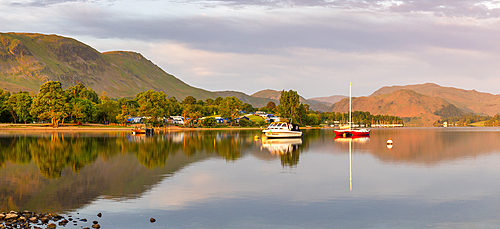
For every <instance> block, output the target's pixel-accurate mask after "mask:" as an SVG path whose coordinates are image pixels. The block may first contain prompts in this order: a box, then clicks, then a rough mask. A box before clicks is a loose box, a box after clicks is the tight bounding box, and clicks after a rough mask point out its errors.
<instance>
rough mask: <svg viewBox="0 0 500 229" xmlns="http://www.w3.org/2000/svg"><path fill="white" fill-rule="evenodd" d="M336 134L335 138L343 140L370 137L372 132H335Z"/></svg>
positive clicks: (360, 130)
mask: <svg viewBox="0 0 500 229" xmlns="http://www.w3.org/2000/svg"><path fill="white" fill-rule="evenodd" d="M334 132H335V137H341V138H349V137H369V136H370V130H368V129H350V130H349V129H347V130H334Z"/></svg>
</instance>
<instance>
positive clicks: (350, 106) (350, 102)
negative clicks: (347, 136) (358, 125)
mask: <svg viewBox="0 0 500 229" xmlns="http://www.w3.org/2000/svg"><path fill="white" fill-rule="evenodd" d="M351 104H352V98H351V82H349V130H350V129H351V126H352V115H351V112H352V105H351Z"/></svg>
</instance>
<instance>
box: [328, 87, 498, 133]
mask: <svg viewBox="0 0 500 229" xmlns="http://www.w3.org/2000/svg"><path fill="white" fill-rule="evenodd" d="M347 110H348V99H343V100H341V101H340V102H337V103H335V104H334V105H333V106H332V107H331V108H330V111H335V112H347ZM353 110H359V111H369V112H370V113H372V114H376V115H395V116H398V117H402V118H404V119H405V120H406V122H407V123H409V124H413V125H422V126H430V125H432V123H434V122H435V121H437V120H439V119H441V118H447V117H457V116H461V115H464V114H468V113H474V114H480V115H484V114H487V115H490V116H493V115H495V114H498V113H499V112H500V95H493V94H489V93H483V92H477V91H475V90H463V89H457V88H453V87H442V86H440V85H437V84H434V83H425V84H416V85H407V86H391V87H382V88H380V89H379V90H377V91H375V92H374V93H373V94H371V95H370V96H368V97H359V98H354V99H353Z"/></svg>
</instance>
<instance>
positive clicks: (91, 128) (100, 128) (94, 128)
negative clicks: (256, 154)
mask: <svg viewBox="0 0 500 229" xmlns="http://www.w3.org/2000/svg"><path fill="white" fill-rule="evenodd" d="M133 129H134V127H133V126H127V127H116V126H112V127H107V126H104V125H100V124H90V125H82V126H74V125H70V126H68V125H65V126H59V127H58V128H53V127H49V126H47V125H39V126H36V125H33V124H0V131H18V132H25V131H26V132H127V131H129V132H131V131H132V130H133ZM262 129H264V128H261V127H221V128H208V127H178V126H170V127H159V128H155V130H158V131H196V130H262ZM301 129H334V128H332V127H301Z"/></svg>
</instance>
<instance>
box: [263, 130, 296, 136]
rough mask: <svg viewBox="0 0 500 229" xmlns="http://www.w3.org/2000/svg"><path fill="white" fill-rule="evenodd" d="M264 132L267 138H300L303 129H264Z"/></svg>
mask: <svg viewBox="0 0 500 229" xmlns="http://www.w3.org/2000/svg"><path fill="white" fill-rule="evenodd" d="M262 133H264V135H266V137H267V138H300V137H302V132H301V131H280V130H272V131H268V130H263V131H262Z"/></svg>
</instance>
